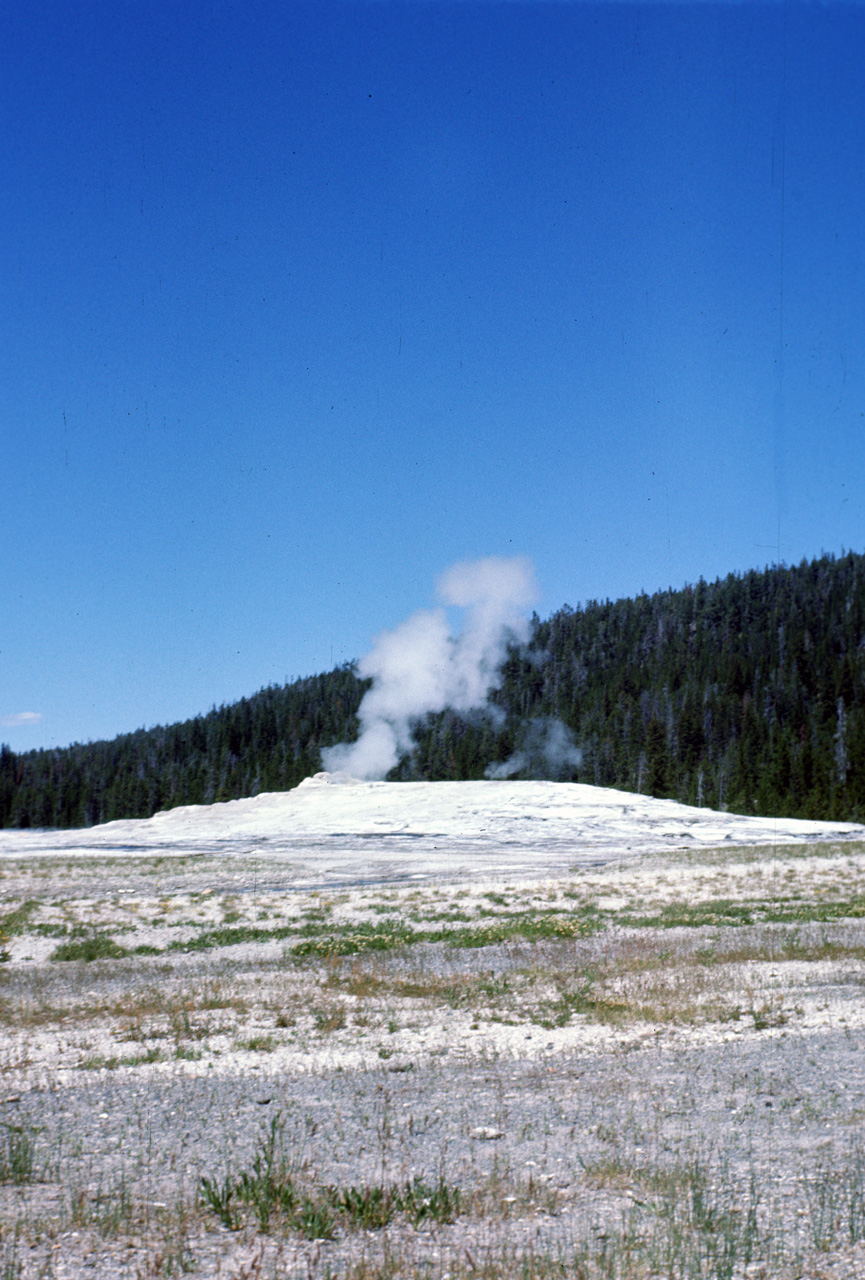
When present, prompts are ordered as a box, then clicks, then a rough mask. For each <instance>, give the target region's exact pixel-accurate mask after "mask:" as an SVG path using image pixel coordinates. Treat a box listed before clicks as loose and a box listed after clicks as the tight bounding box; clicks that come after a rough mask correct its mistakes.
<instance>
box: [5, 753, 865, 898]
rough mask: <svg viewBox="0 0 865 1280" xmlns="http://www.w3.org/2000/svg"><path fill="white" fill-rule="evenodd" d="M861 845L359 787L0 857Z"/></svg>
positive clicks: (842, 834)
mask: <svg viewBox="0 0 865 1280" xmlns="http://www.w3.org/2000/svg"><path fill="white" fill-rule="evenodd" d="M854 838H858V839H865V827H862V826H858V825H854V824H853V823H837V822H836V823H830V822H810V821H804V820H799V819H793V818H746V817H741V816H739V815H737V814H733V813H718V812H715V811H713V810H711V809H697V808H691V807H689V806H687V805H681V804H677V803H676V802H675V801H674V800H654V799H652V798H651V797H648V796H641V795H632V794H630V793H629V792H626V791H614V790H612V789H609V788H606V787H591V786H587V785H584V784H582V783H569V782H513V781H495V782H493V781H484V782H360V781H358V780H357V779H356V778H351V777H349V776H348V775H346V774H340V773H317V774H316V775H315V776H314V777H312V778H307V779H306V780H305V781H304V782H302V783H301V784H300V786H299V787H296V788H295V789H294V790H293V791H285V792H268V793H265V794H262V795H258V796H255V797H253V798H252V799H247V800H231V801H229V802H227V803H224V804H213V805H189V806H185V807H182V808H178V809H170V810H168V811H167V812H164V813H157V814H156V815H155V816H154V817H153V818H149V819H146V820H135V821H131V820H125V821H120V822H109V823H106V824H104V825H103V826H99V827H90V828H88V829H86V830H76V831H40V832H26V831H3V832H0V856H7V857H8V856H16V855H17V856H21V855H31V856H33V855H37V856H38V855H42V856H44V855H52V854H53V855H57V854H61V855H64V854H65V855H67V856H68V855H78V856H81V855H87V854H91V855H103V856H104V855H115V856H117V855H121V856H122V855H124V854H126V855H138V856H140V855H142V854H147V853H149V852H152V853H159V854H166V853H172V852H174V853H184V854H189V853H211V854H212V853H225V854H234V855H237V854H251V853H255V854H256V855H259V856H262V857H272V858H276V859H279V860H280V861H287V862H289V863H291V865H292V867H293V868H294V871H295V872H296V873H299V874H303V873H304V872H307V873H309V872H313V871H315V872H318V873H323V874H326V875H333V874H337V873H339V874H340V875H346V876H363V877H366V876H368V875H371V874H372V873H373V871H374V870H376V871H377V873H380V874H386V875H395V874H398V875H430V874H438V873H439V872H442V871H447V872H450V873H454V872H463V871H471V870H476V871H480V870H483V871H485V872H487V873H489V872H490V871H491V870H501V871H502V872H510V871H512V870H514V871H515V870H517V869H520V870H523V871H535V872H544V871H545V870H546V869H550V870H553V869H558V868H562V867H567V866H579V865H588V864H592V863H598V862H605V861H607V860H608V859H609V858H611V857H621V856H627V855H628V854H631V855H632V856H633V855H635V854H638V853H642V852H649V851H653V850H661V849H670V848H676V847H679V848H683V847H690V848H695V847H700V846H702V847H706V846H713V845H721V844H728V845H729V844H731V843H732V844H743V845H772V844H789V843H800V842H803V841H814V840H845V839H854Z"/></svg>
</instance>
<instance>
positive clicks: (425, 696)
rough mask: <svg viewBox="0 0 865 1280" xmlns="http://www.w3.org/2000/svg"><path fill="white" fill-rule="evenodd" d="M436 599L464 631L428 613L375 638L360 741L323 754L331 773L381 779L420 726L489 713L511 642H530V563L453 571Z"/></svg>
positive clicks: (363, 666)
mask: <svg viewBox="0 0 865 1280" xmlns="http://www.w3.org/2000/svg"><path fill="white" fill-rule="evenodd" d="M437 594H438V597H439V599H440V600H441V601H442V604H443V605H451V606H456V607H458V608H461V609H464V610H465V611H466V613H465V623H464V626H463V629H462V630H461V631H460V632H459V634H458V635H453V634H452V632H451V629H450V625H449V623H448V619H447V615H446V613H445V610H444V608H439V609H429V610H422V611H420V612H418V613H414V614H412V616H411V617H410V618H408V619H406V621H405V622H403V623H401V624H400V625H399V626H398V627H396V628H395V629H394V630H393V631H385V632H383V633H382V634H381V635H380V636H379V637H378V638H377V640H376V642H375V647H374V648H373V650H372V652H371V653H368V654H367V655H366V656H365V657H363V658H361V660H360V662H359V663H358V673H359V674H360V675H361V676H362V677H364V678H366V679H371V680H372V682H373V683H372V686H371V688H370V689H369V690H368V691H367V692H366V694H365V695H364V697H363V701H362V702H361V704H360V709H359V711H358V716H359V718H360V726H361V729H360V736H359V738H358V740H357V742H352V743H345V742H343V743H340V744H339V745H338V746H335V747H328V748H326V749H325V750H324V751H323V752H322V760H323V762H324V767H325V769H327V770H328V771H329V772H337V771H344V772H346V773H349V774H351V775H352V776H353V777H355V778H366V779H373V778H383V777H384V776H385V775H386V774H387V773H388V771H389V770H390V769H392V768H393V767H394V765H395V764H397V763H398V761H399V759H400V757H401V756H402V755H405V754H406V753H407V752H410V751H411V750H412V748H413V746H414V743H413V741H412V736H411V726H412V723H413V722H414V721H416V720H418V719H421V718H422V717H423V716H425V715H427V713H429V712H435V711H443V710H444V709H445V708H446V707H450V708H451V709H452V710H454V711H463V712H465V711H471V710H475V709H478V708H481V707H487V698H488V695H489V693H490V691H491V690H492V689H495V688H496V687H497V686H498V684H499V681H500V678H501V676H500V671H499V668H500V667H501V664H502V662H503V661H504V658H505V656H506V651H507V646H508V643H509V642H512V641H515V642H517V643H524V642H525V641H526V640H528V637H529V622H528V619H527V618H526V616H525V613H524V610H525V609H526V608H527V607H528V606H529V605H530V604H532V603H533V601H534V600H535V599H536V597H537V586H536V582H535V573H534V568H533V566H532V564H531V561H529V560H527V559H525V558H523V557H514V558H512V559H509V558H505V557H500V556H489V557H487V558H486V559H484V560H475V561H472V562H466V563H463V564H456V565H453V566H452V567H451V568H450V569H448V570H446V571H445V573H443V574H442V576H441V577H440V578H439V580H438V583H437ZM562 728H564V726H562ZM500 767H502V768H503V767H504V766H500ZM512 772H517V770H512ZM490 776H493V775H490ZM494 776H496V777H498V776H507V775H504V774H502V775H499V774H496V775H494Z"/></svg>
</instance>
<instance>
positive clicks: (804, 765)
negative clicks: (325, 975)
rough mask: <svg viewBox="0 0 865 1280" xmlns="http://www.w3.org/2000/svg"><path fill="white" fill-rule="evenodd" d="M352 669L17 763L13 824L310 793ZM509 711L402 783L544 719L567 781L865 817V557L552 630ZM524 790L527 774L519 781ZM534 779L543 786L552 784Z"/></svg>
mask: <svg viewBox="0 0 865 1280" xmlns="http://www.w3.org/2000/svg"><path fill="white" fill-rule="evenodd" d="M365 687H366V686H365V685H364V684H363V683H362V682H361V681H360V680H359V679H358V678H357V676H356V674H355V672H354V670H353V668H352V667H351V666H345V667H341V668H338V669H337V670H335V671H332V672H330V673H328V674H325V675H320V676H315V677H312V678H309V679H304V680H298V681H296V682H294V683H293V684H290V685H287V686H285V687H284V688H279V687H270V688H267V689H262V690H261V692H259V693H256V694H254V695H253V696H252V697H250V698H244V699H241V701H240V702H238V703H235V704H233V705H231V706H225V707H220V708H219V709H215V710H213V711H211V712H210V713H209V714H207V715H203V716H199V717H196V718H195V719H194V720H187V721H185V722H184V723H182V724H176V725H171V726H169V727H167V728H156V729H148V730H144V729H141V730H139V731H138V732H136V733H131V734H125V735H123V736H121V737H119V738H116V739H114V740H113V741H110V742H96V743H88V744H87V745H75V746H72V747H67V748H64V749H58V750H50V751H32V752H27V753H23V754H20V755H16V754H15V753H13V752H12V751H11V750H10V749H9V748H8V747H3V748H2V751H0V825H3V826H7V827H9V826H12V827H24V826H38V827H51V826H54V827H63V826H86V825H89V824H92V823H96V822H106V821H110V820H111V819H113V818H120V817H148V816H150V815H151V814H152V813H155V812H156V811H157V810H159V809H165V808H170V807H172V806H174V805H178V804H207V803H210V802H212V801H214V800H228V799H234V798H238V797H240V796H247V795H255V794H256V793H257V792H258V791H273V790H282V789H286V788H288V787H292V786H295V785H296V784H297V783H298V782H300V781H301V780H302V779H303V778H304V777H306V776H307V775H308V774H310V773H314V772H315V771H316V770H318V769H319V768H320V767H321V759H320V749H321V747H322V746H326V745H330V744H332V743H335V742H339V741H342V740H344V739H347V738H351V737H353V736H354V735H355V733H356V731H357V719H356V712H357V708H358V705H359V703H360V699H361V697H362V694H363V692H364V689H365ZM493 701H494V702H495V703H496V704H498V706H499V707H500V708H501V711H502V712H503V713H504V720H503V722H502V723H501V724H498V725H497V724H496V723H495V722H494V721H493V720H492V719H491V718H489V717H477V718H472V719H470V720H468V721H467V720H466V719H463V718H460V717H459V716H457V715H455V714H454V713H452V712H444V713H442V714H440V715H437V716H431V717H429V718H428V719H427V721H426V722H424V723H423V724H420V725H418V727H417V732H416V741H417V744H418V745H417V750H416V751H415V753H414V754H413V756H412V757H411V758H409V759H406V760H404V761H403V762H402V763H401V765H400V766H399V768H398V769H397V770H395V771H394V775H393V776H396V777H399V778H426V779H443V778H456V779H459V778H480V777H483V776H484V770H485V768H486V766H487V765H488V764H489V763H490V762H492V761H497V760H505V759H506V758H508V757H509V756H510V755H511V754H512V752H513V751H514V748H515V747H518V746H519V745H520V743H521V742H522V741H524V739H525V737H526V726H527V724H529V723H530V722H531V721H532V720H533V719H539V718H542V717H556V718H558V719H559V720H561V721H563V722H564V723H565V724H566V725H567V726H569V728H570V729H571V730H572V731H573V734H574V737H575V739H576V742H577V744H578V745H579V746H580V748H581V749H582V753H583V755H582V762H581V764H580V767H579V768H578V769H570V770H569V771H567V772H566V773H564V774H562V773H560V772H557V774H556V776H559V777H561V776H564V777H567V778H573V779H575V780H579V781H584V782H591V783H595V784H599V785H602V786H616V787H621V788H623V789H625V790H628V791H641V792H644V793H651V794H653V795H658V796H670V797H673V798H675V799H678V800H683V801H686V802H689V803H692V804H704V805H709V806H712V807H716V808H727V809H730V810H733V811H738V812H743V813H753V812H759V813H765V814H773V813H777V814H779V815H782V814H783V815H788V816H800V817H814V818H818V817H819V818H824V817H825V818H833V819H850V820H856V821H863V820H865V767H863V764H865V557H863V556H860V555H854V554H852V553H851V554H848V555H845V556H843V557H842V558H840V559H836V558H834V557H832V556H824V557H822V558H821V559H819V560H815V561H813V562H811V563H806V562H803V563H802V564H801V565H798V566H796V567H795V568H786V567H777V568H771V569H767V570H765V571H762V572H756V571H754V572H750V573H746V574H744V575H742V576H739V575H730V576H729V577H727V578H725V579H724V580H719V581H717V582H714V583H706V582H703V581H700V582H699V583H697V585H696V586H693V587H686V588H685V589H684V590H681V591H665V592H659V593H657V594H656V595H653V596H646V595H642V596H639V597H638V598H637V599H635V600H619V601H616V602H615V603H611V602H610V601H606V602H604V603H599V602H596V601H592V602H589V603H588V604H586V605H584V606H583V607H581V608H579V609H571V608H569V607H567V606H566V607H565V608H563V609H561V610H559V612H558V613H556V614H554V615H553V616H552V617H551V618H549V619H547V620H546V621H540V620H539V619H535V624H534V630H533V636H532V639H531V641H530V643H529V645H528V646H527V647H526V648H524V649H520V650H514V651H512V653H511V655H510V657H509V659H508V661H507V663H506V665H505V668H504V673H503V682H502V686H501V688H500V689H499V690H498V692H497V693H496V694H495V695H494V696H493ZM517 776H519V775H517ZM534 776H537V774H535V775H534Z"/></svg>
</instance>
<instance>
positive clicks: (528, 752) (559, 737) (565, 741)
mask: <svg viewBox="0 0 865 1280" xmlns="http://www.w3.org/2000/svg"><path fill="white" fill-rule="evenodd" d="M582 759H583V753H582V751H581V750H580V748H579V747H578V746H577V744H576V740H575V739H574V735H573V733H572V732H571V730H570V729H569V728H568V726H567V725H566V724H563V723H562V721H561V720H556V719H555V718H554V717H552V716H537V717H535V719H533V720H529V721H527V723H526V724H525V725H523V727H522V729H521V731H520V735H519V739H518V741H517V749H516V751H515V752H514V754H513V755H512V756H510V757H509V758H508V759H507V760H503V761H502V763H501V764H490V765H487V767H486V769H485V771H484V772H485V775H486V777H488V778H510V777H513V775H514V774H515V773H522V774H528V776H529V777H530V778H551V779H552V780H554V781H557V780H559V779H563V778H568V777H570V775H571V774H572V773H573V771H574V770H575V769H578V768H579V767H580V764H581V762H582Z"/></svg>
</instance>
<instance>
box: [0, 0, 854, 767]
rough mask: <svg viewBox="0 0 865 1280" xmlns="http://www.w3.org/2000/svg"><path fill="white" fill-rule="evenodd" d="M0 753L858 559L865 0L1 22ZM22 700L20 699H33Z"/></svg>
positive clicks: (321, 8)
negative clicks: (448, 600) (493, 562)
mask: <svg viewBox="0 0 865 1280" xmlns="http://www.w3.org/2000/svg"><path fill="white" fill-rule="evenodd" d="M0 49H2V54H0V58H2V63H3V74H2V77H0V108H2V129H0V149H2V172H3V174H4V181H3V184H2V190H0V232H2V234H0V255H2V273H3V279H4V287H3V291H2V303H0V306H2V312H0V315H2V344H0V361H2V367H0V445H2V453H0V458H2V492H3V500H2V504H0V548H2V554H0V740H3V741H7V742H8V743H9V744H10V745H11V746H12V747H13V749H16V750H24V749H27V748H30V747H33V746H42V745H54V744H61V745H62V744H65V743H68V742H72V741H76V740H77V741H85V740H87V739H96V738H101V737H111V736H113V735H115V734H116V733H119V732H123V731H126V730H131V729H135V728H137V727H139V726H141V725H152V724H156V723H167V722H171V721H174V720H178V719H183V718H186V717H187V716H190V715H194V714H196V713H198V712H201V711H206V710H207V709H209V707H210V706H212V705H214V704H217V705H218V704H219V703H221V702H224V701H233V700H235V699H236V698H239V697H241V696H242V695H244V694H250V693H252V692H254V691H255V690H256V689H258V688H260V687H262V686H263V685H265V684H268V683H270V682H272V681H273V682H281V681H283V680H284V679H285V678H286V677H289V678H291V677H294V676H296V675H303V674H309V673H313V672H317V671H321V670H325V669H328V668H329V667H330V666H331V665H334V664H336V663H338V662H342V661H346V660H349V659H351V658H354V657H357V656H359V655H360V654H361V653H363V652H365V651H366V650H367V649H368V648H369V647H370V643H371V641H372V638H373V636H374V635H375V634H376V633H377V632H378V631H380V630H381V629H382V628H388V627H392V626H394V625H395V624H396V623H397V622H399V621H400V620H401V619H402V618H404V617H405V616H406V615H407V614H408V613H410V612H411V611H412V610H414V609H416V608H422V607H425V606H428V605H429V604H430V603H431V601H432V600H433V598H434V586H435V580H436V577H437V576H438V574H439V573H440V572H441V571H442V570H444V569H445V568H446V567H447V566H448V565H450V564H452V563H453V562H455V561H459V560H465V559H473V558H475V557H481V556H488V555H496V556H508V555H521V556H528V557H530V558H531V560H532V561H533V562H534V564H535V566H536V569H537V576H538V579H539V581H540V583H541V586H542V592H543V594H542V597H541V599H540V600H539V602H538V611H539V612H540V613H541V614H542V615H544V614H545V613H549V612H551V611H552V610H554V609H555V608H557V607H559V606H560V605H562V604H563V603H565V602H566V601H567V602H569V603H570V604H572V605H577V604H579V603H581V602H583V601H585V600H587V599H590V598H599V597H600V598H606V597H611V598H613V599H615V598H617V597H619V596H625V595H632V594H635V593H637V592H639V591H641V590H645V591H648V592H652V591H654V590H657V589H658V588H663V587H666V586H669V585H672V586H674V587H679V586H682V585H683V584H684V583H685V582H693V581H695V580H696V579H697V578H699V577H700V576H701V575H702V576H703V577H705V578H707V579H713V578H715V577H716V576H718V575H724V574H726V573H728V572H730V571H740V570H745V569H748V568H751V567H755V566H756V567H762V566H763V565H765V564H766V563H773V562H776V561H777V560H779V559H781V560H783V561H786V562H788V563H794V562H797V561H798V560H800V559H801V558H802V557H803V556H806V557H809V558H810V557H812V556H814V555H817V554H819V553H820V552H821V550H827V551H835V552H839V551H840V550H841V548H842V547H845V548H852V549H854V550H857V551H863V550H865V504H863V493H865V416H863V415H865V376H863V375H865V369H863V345H865V341H863V340H865V308H863V306H862V298H863V284H865V280H863V249H865V236H863V222H862V219H863V209H865V146H863V136H865V129H863V125H865V78H863V76H862V67H863V65H865V7H862V6H859V5H855V6H854V5H817V4H807V5H805V4H796V3H793V2H792V0H791V2H790V3H787V4H783V5H782V4H773V3H765V4H754V5H751V4H729V5H719V6H715V5H712V4H709V3H696V4H690V5H674V4H661V5H656V6H653V5H643V4H630V3H607V4H597V5H592V4H580V3H565V4H553V3H544V2H540V0H539V2H537V3H514V2H508V3H479V4H471V3H454V4H444V3H441V4H439V3H431V2H430V3H425V2H423V0H419V2H414V0H404V2H402V3H386V2H383V0H382V2H373V0H370V2H369V3H358V4H352V5H343V4H339V3H330V2H329V0H323V2H322V0H320V2H319V3H316V4H314V5H312V4H310V5H307V4H303V3H285V0H281V2H280V3H270V2H269V0H260V2H256V0H245V3H243V4H240V3H233V2H232V0H228V2H226V3H221V4H207V5H204V4H197V3H194V0H193V2H192V3H190V4H188V5H184V6H179V5H177V4H176V3H171V4H168V3H162V2H161V0H151V2H150V3H148V4H147V5H131V4H130V5H126V4H121V5H117V4H107V3H105V4H97V3H90V2H88V0H79V2H77V3H74V4H73V3H68V2H67V3H57V2H53V3H52V0H46V3H45V4H43V5H40V6H38V7H36V8H34V7H33V6H32V5H29V4H28V5H24V4H22V3H19V2H17V0H13V2H12V3H10V4H6V5H4V7H3V13H2V17H0ZM25 713H30V715H31V717H32V718H30V719H26V720H25V719H24V718H23V717H24V716H25Z"/></svg>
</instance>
